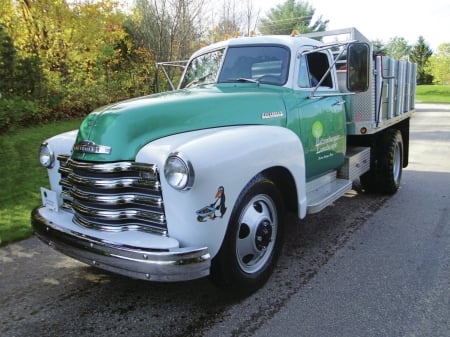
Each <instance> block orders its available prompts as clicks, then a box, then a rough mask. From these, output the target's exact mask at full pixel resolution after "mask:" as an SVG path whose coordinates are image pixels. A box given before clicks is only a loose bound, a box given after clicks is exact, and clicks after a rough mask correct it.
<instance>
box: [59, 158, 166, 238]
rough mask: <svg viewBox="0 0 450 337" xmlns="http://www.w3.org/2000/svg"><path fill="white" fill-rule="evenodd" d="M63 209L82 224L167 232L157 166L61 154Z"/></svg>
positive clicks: (115, 228)
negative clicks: (86, 158) (101, 160)
mask: <svg viewBox="0 0 450 337" xmlns="http://www.w3.org/2000/svg"><path fill="white" fill-rule="evenodd" d="M58 161H59V165H60V168H59V173H60V174H61V181H60V185H61V187H62V198H63V208H65V209H68V210H71V211H73V213H74V221H75V222H76V223H78V224H80V225H82V226H86V227H90V228H96V229H100V230H106V231H124V230H144V231H151V232H155V231H156V232H158V233H160V234H163V235H165V234H167V224H166V217H165V214H164V203H163V199H162V193H161V185H160V182H159V175H158V170H157V167H156V165H151V164H143V163H135V162H129V161H126V162H114V163H92V162H81V161H76V160H73V159H71V158H70V157H69V156H63V155H60V156H58Z"/></svg>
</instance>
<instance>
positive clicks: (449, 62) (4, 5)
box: [0, 0, 450, 133]
mask: <svg viewBox="0 0 450 337" xmlns="http://www.w3.org/2000/svg"><path fill="white" fill-rule="evenodd" d="M314 14H315V9H314V8H313V7H312V6H311V5H310V3H309V2H307V1H296V0H286V1H285V2H284V3H282V4H280V5H277V6H275V7H274V8H272V9H270V10H269V11H268V12H267V13H261V11H260V9H258V7H257V1H256V0H240V1H236V0H224V1H222V2H220V1H217V0H135V1H126V0H0V133H4V132H6V131H8V130H11V129H12V130H14V129H15V128H17V127H22V126H29V125H35V124H39V123H42V122H49V121H55V120H62V119H70V118H77V117H81V116H85V115H86V114H87V113H88V112H90V111H92V110H93V109H94V108H96V107H98V106H101V105H105V104H108V103H111V102H116V101H119V100H123V99H127V98H131V97H137V96H141V95H146V94H152V93H156V92H161V91H165V90H168V89H169V86H168V83H167V82H166V81H165V80H164V76H162V72H161V69H160V68H158V67H157V66H156V63H157V62H161V61H173V60H185V59H187V58H189V56H190V55H191V53H192V52H193V51H195V50H197V49H199V48H200V47H202V46H204V45H207V44H210V43H213V42H216V41H219V40H223V39H224V38H225V36H227V35H228V36H236V35H249V34H250V33H251V32H252V31H254V32H257V33H262V34H289V33H290V32H291V31H292V29H296V30H298V31H299V32H300V33H306V32H311V31H322V30H326V29H327V24H328V20H326V19H323V18H322V17H321V16H319V17H318V18H317V16H314ZM313 17H314V18H315V19H314V20H313ZM342 28H346V27H342ZM425 41H426V40H425V38H424V37H422V36H420V37H419V38H418V40H417V42H416V44H414V45H409V44H408V43H407V41H406V40H405V39H404V38H402V37H398V36H394V37H392V38H391V39H390V40H389V41H388V42H386V43H385V42H383V41H380V40H376V41H373V44H374V47H375V49H376V51H377V52H378V53H381V54H384V55H388V56H392V57H395V58H398V59H400V58H408V59H409V60H411V61H412V62H416V63H417V64H418V77H417V83H418V84H419V85H420V84H440V85H449V84H450V71H449V69H450V43H443V44H441V45H439V46H438V48H437V50H436V51H432V50H431V49H430V47H429V46H428V45H427V43H426V42H425Z"/></svg>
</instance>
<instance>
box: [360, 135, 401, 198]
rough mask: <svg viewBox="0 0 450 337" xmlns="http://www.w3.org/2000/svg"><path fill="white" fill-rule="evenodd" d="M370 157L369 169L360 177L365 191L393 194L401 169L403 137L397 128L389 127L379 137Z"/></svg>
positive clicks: (398, 185) (398, 182) (395, 190)
mask: <svg viewBox="0 0 450 337" xmlns="http://www.w3.org/2000/svg"><path fill="white" fill-rule="evenodd" d="M371 151H373V154H372V158H371V161H372V163H371V169H370V171H369V172H367V173H365V174H363V175H362V176H361V177H360V182H361V186H362V187H363V189H365V190H366V191H367V192H380V193H384V194H394V193H395V192H397V190H398V188H399V187H400V183H401V178H402V171H403V139H402V134H401V132H400V131H399V130H396V129H389V130H387V131H386V132H384V134H383V135H382V136H381V138H379V140H378V141H377V143H376V146H375V147H373V148H372V149H371Z"/></svg>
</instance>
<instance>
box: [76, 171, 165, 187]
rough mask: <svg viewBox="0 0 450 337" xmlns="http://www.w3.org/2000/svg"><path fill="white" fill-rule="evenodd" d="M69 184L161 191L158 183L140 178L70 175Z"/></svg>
mask: <svg viewBox="0 0 450 337" xmlns="http://www.w3.org/2000/svg"><path fill="white" fill-rule="evenodd" d="M68 182H69V184H70V185H81V186H84V187H93V188H105V189H110V188H127V187H144V188H151V189H152V190H155V191H159V190H160V188H161V187H160V184H159V183H158V182H156V181H147V180H142V179H139V178H110V179H105V178H97V179H95V178H86V177H80V176H78V175H75V174H69V176H68Z"/></svg>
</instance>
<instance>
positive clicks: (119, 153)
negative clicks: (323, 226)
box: [32, 28, 416, 294]
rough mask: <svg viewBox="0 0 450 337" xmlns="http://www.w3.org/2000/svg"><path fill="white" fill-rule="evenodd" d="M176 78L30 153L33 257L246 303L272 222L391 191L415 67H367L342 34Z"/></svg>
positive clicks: (358, 46) (306, 39) (279, 231)
mask: <svg viewBox="0 0 450 337" xmlns="http://www.w3.org/2000/svg"><path fill="white" fill-rule="evenodd" d="M327 39H331V40H330V41H329V42H327V41H325V40H327ZM168 65H174V64H173V63H164V64H160V65H159V66H161V67H164V66H168ZM175 65H177V66H180V65H182V66H183V75H182V78H181V80H180V83H179V84H178V87H177V88H176V89H175V88H174V85H173V83H172V82H170V84H171V85H172V87H173V89H175V90H173V91H170V92H165V93H160V94H154V95H149V96H145V97H140V98H136V99H132V100H128V101H125V102H119V103H116V104H112V105H109V106H106V107H101V108H99V109H97V110H95V111H93V112H92V113H90V114H89V115H88V116H87V117H86V118H85V120H84V121H83V122H82V124H81V126H80V128H79V130H74V131H70V132H66V133H63V134H60V135H56V136H54V137H52V138H50V139H48V140H46V141H45V142H44V143H43V144H42V145H41V148H40V162H41V164H42V165H43V166H44V167H46V168H47V170H48V175H49V180H50V188H44V187H43V188H41V194H42V202H43V203H42V205H41V206H38V207H36V208H35V209H34V210H33V211H32V225H33V228H34V231H35V233H36V235H37V236H38V237H39V238H40V239H41V240H42V241H43V242H45V243H46V244H48V245H49V246H50V247H52V248H54V249H56V250H58V251H60V252H62V253H64V254H66V255H68V256H71V257H73V258H75V259H78V260H80V261H82V262H85V263H87V264H89V265H92V266H95V267H98V268H102V269H104V270H108V271H111V272H114V273H118V274H121V275H125V276H129V277H133V278H137V279H143V280H150V281H163V282H169V281H181V280H191V279H196V278H200V277H205V276H208V275H209V276H210V277H211V279H212V281H213V282H214V283H215V284H217V285H219V286H221V287H223V288H225V289H230V290H232V291H237V292H241V293H245V294H248V293H250V292H253V291H255V290H256V289H258V288H259V287H261V286H262V285H263V284H264V283H265V282H266V280H267V279H268V278H269V277H270V274H271V272H272V270H273V268H274V266H275V263H276V260H277V258H278V256H279V254H280V250H281V247H282V243H283V237H284V236H285V235H286V226H285V224H284V223H285V214H286V212H287V211H291V212H294V213H296V214H297V216H298V217H299V218H300V219H303V218H305V217H306V216H307V214H312V213H317V212H320V211H321V210H323V209H324V208H325V207H327V206H328V205H331V204H332V203H333V202H334V201H335V200H337V199H338V198H339V197H341V196H343V195H344V194H345V193H346V192H347V191H349V190H350V189H351V188H352V185H353V182H354V181H355V180H358V179H359V180H360V182H361V186H362V187H363V189H365V190H366V191H368V192H382V193H387V194H393V193H395V192H396V191H397V190H398V188H399V186H400V182H401V176H402V169H403V168H404V167H406V166H407V165H408V156H409V151H408V149H409V121H410V118H411V117H412V115H413V113H414V111H415V110H414V96H415V78H416V65H415V64H413V63H410V62H408V61H396V60H393V59H390V58H387V57H383V56H379V55H374V53H373V49H372V46H371V44H370V41H368V40H367V39H366V38H365V37H364V36H363V35H362V34H361V33H360V32H359V31H358V30H356V29H355V28H348V29H342V30H336V31H328V32H316V33H311V34H303V35H300V34H295V33H293V34H292V35H291V36H253V37H241V38H233V39H229V40H226V41H222V42H219V43H216V44H213V45H211V46H207V47H205V48H202V49H201V50H199V51H197V52H196V53H194V54H193V55H192V57H191V58H190V59H189V61H188V62H187V64H186V65H183V64H180V63H176V64H175Z"/></svg>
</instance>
